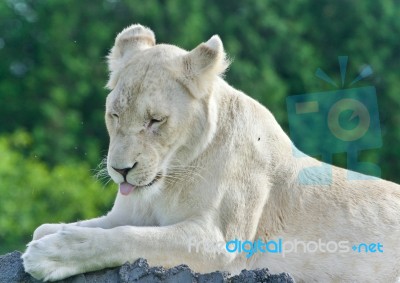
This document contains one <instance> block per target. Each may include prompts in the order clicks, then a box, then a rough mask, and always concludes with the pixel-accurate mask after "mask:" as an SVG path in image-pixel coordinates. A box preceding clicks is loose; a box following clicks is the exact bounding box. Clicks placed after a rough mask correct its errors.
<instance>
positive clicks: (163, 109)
mask: <svg viewBox="0 0 400 283" xmlns="http://www.w3.org/2000/svg"><path fill="white" fill-rule="evenodd" d="M108 60H109V61H108V63H109V69H110V79H109V81H108V84H107V87H108V88H109V89H110V90H111V92H110V94H109V95H108V97H107V102H106V115H105V119H106V125H107V130H108V133H109V135H110V146H109V151H108V157H107V170H108V173H109V175H110V176H111V178H112V179H113V180H114V182H116V183H118V184H120V192H121V193H122V194H125V195H127V194H129V193H130V192H132V191H133V189H135V188H137V189H135V191H142V190H143V189H144V188H146V191H148V190H153V191H154V190H157V189H159V188H160V187H161V184H162V183H163V179H164V177H163V176H165V174H167V172H168V170H170V169H171V167H172V166H173V164H179V165H184V164H185V163H187V162H189V161H190V160H192V159H193V158H194V157H195V156H196V155H198V154H199V153H200V152H201V150H203V149H204V148H205V146H206V145H207V143H208V142H209V140H210V138H211V136H212V134H213V132H214V131H215V124H216V115H217V109H216V107H215V105H214V103H213V102H212V100H213V99H212V96H213V87H214V85H215V82H216V81H217V80H218V76H219V75H220V74H221V73H222V72H223V71H224V70H225V69H226V67H227V61H226V60H225V55H224V51H223V47H222V42H221V40H220V39H219V37H218V36H213V37H212V38H211V39H210V40H209V41H207V42H206V43H202V44H200V45H199V46H197V47H196V48H195V49H193V50H192V51H190V52H187V51H185V50H183V49H180V48H178V47H176V46H173V45H167V44H157V45H156V44H155V37H154V33H153V32H152V31H151V30H150V29H148V28H145V27H143V26H141V25H132V26H130V27H128V28H126V29H124V30H123V31H122V32H121V33H120V34H118V36H117V37H116V40H115V45H114V47H113V48H112V50H111V52H110V55H109V57H108Z"/></svg>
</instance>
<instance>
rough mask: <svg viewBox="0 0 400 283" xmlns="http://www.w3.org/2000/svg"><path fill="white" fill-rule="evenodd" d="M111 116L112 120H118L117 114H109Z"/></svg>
mask: <svg viewBox="0 0 400 283" xmlns="http://www.w3.org/2000/svg"><path fill="white" fill-rule="evenodd" d="M111 116H112V117H113V118H116V119H119V116H118V114H115V113H113V114H111Z"/></svg>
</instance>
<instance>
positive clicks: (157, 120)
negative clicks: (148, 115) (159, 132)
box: [148, 118, 165, 128]
mask: <svg viewBox="0 0 400 283" xmlns="http://www.w3.org/2000/svg"><path fill="white" fill-rule="evenodd" d="M164 121H165V118H161V119H156V118H152V119H151V120H150V122H149V125H148V127H149V128H150V127H151V126H153V125H158V124H161V123H162V122H164Z"/></svg>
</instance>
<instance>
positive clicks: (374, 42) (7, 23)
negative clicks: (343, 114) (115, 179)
mask: <svg viewBox="0 0 400 283" xmlns="http://www.w3.org/2000/svg"><path fill="white" fill-rule="evenodd" d="M399 15H400V5H397V4H396V3H395V2H394V1H391V0H382V1H372V0H366V1H347V0H338V1H328V0H321V1H312V0H298V1H291V2H288V1H279V0H243V1H228V0H221V1H211V0H205V1H197V0H195V1H187V0H168V1H165V0H146V1H139V0H134V1H128V0H102V1H101V0H99V1H77V0H57V1H50V0H43V1H34V0H5V1H0V19H1V20H0V113H1V117H2V118H1V119H0V134H5V135H6V136H3V138H2V139H1V145H0V146H1V148H0V176H1V179H0V204H1V206H0V210H1V212H2V214H1V216H0V217H1V218H0V223H2V224H1V225H0V233H1V234H0V240H1V246H2V247H3V246H4V245H3V243H7V245H10V246H9V247H12V245H14V244H12V243H15V245H19V244H16V243H19V241H23V242H26V241H27V240H28V238H29V235H30V234H31V233H32V230H33V228H34V226H36V225H38V224H40V223H43V222H54V221H69V220H71V221H74V220H76V219H77V218H87V217H89V216H93V215H95V214H98V210H95V209H94V207H92V208H93V209H92V208H90V205H89V204H88V205H89V207H88V208H84V207H82V206H81V205H80V204H79V202H78V201H76V200H77V199H78V196H79V195H81V194H82V196H85V198H86V197H87V198H88V199H90V201H91V202H92V205H93V206H95V207H97V208H100V207H103V206H102V205H103V204H104V203H102V204H100V203H98V202H99V201H100V200H99V199H98V198H97V197H98V196H100V195H101V196H102V195H103V194H104V193H106V192H107V193H108V191H107V190H101V189H100V191H101V193H100V192H99V189H97V187H98V186H99V185H97V184H95V183H92V182H94V181H92V179H91V178H90V174H89V169H88V168H94V167H95V166H96V164H97V163H99V161H100V160H101V159H102V156H103V155H104V154H105V153H106V152H107V145H108V137H107V133H106V130H105V127H104V121H103V115H104V114H103V111H104V104H105V97H106V94H107V91H106V90H105V89H104V85H105V83H106V80H107V66H106V64H105V62H106V60H105V57H106V55H107V53H108V50H109V49H110V48H111V46H112V45H113V41H114V38H115V35H116V34H117V33H118V32H119V31H121V29H122V28H123V27H126V26H128V25H130V24H132V23H142V24H144V25H147V26H149V27H150V28H152V29H153V30H154V31H155V33H156V37H157V41H158V42H167V43H172V44H176V45H178V46H181V47H183V48H186V49H191V48H193V47H195V46H196V45H197V44H199V43H200V42H202V41H205V40H207V39H208V38H209V37H210V36H211V35H213V34H219V35H220V36H221V38H222V40H223V42H224V45H225V49H226V51H227V53H228V54H229V55H230V57H231V58H233V59H234V62H233V64H232V66H231V68H230V70H229V71H228V73H227V75H226V79H227V81H228V82H229V83H231V84H232V85H233V86H235V87H236V88H238V89H241V90H243V91H244V92H246V93H247V94H249V95H251V96H252V97H254V98H255V99H257V100H259V101H260V102H261V103H263V104H264V105H266V106H267V107H268V108H269V109H270V110H271V111H272V112H273V113H274V115H275V116H276V118H277V120H278V121H279V122H280V124H281V125H282V126H283V127H284V129H286V130H287V129H288V121H287V113H286V105H285V98H286V97H287V96H288V95H294V94H303V93H309V92H321V91H327V90H332V89H333V88H332V87H331V86H329V85H328V84H326V83H324V82H322V81H321V80H319V79H317V78H316V77H315V75H314V73H315V70H316V69H317V68H321V69H323V70H324V71H325V72H326V73H327V74H329V75H330V76H331V77H333V78H334V79H335V80H336V81H339V80H340V75H339V74H340V73H339V68H338V62H337V57H338V56H340V55H347V56H349V68H348V71H347V76H348V78H349V81H351V80H352V78H354V77H355V76H356V75H357V74H358V72H359V70H360V69H361V68H362V67H363V66H364V65H366V64H369V65H371V67H372V68H373V70H374V76H373V77H372V78H371V79H369V80H365V81H362V82H360V83H358V86H366V85H373V86H375V87H376V89H377V95H378V104H379V108H380V117H381V127H382V138H383V146H382V148H381V149H376V150H372V151H369V152H363V153H361V155H362V158H363V160H366V161H368V160H372V161H378V164H379V165H380V166H381V168H382V173H383V177H384V178H386V179H390V180H393V181H397V182H400V175H398V174H397V172H398V171H399V170H400V162H398V160H400V151H399V150H398V147H397V143H398V141H399V140H400V130H399V129H398V125H399V124H400V115H398V113H397V111H398V108H399V107H400V97H399V95H398V90H399V89H400V80H399V75H398V70H399V68H400V66H399V62H400V58H399V57H400V52H399V50H400V41H399V40H398V39H397V36H398V34H400V21H399V20H398V16H399ZM347 86H348V84H347V85H346V86H345V87H347ZM20 128H24V129H25V130H26V131H27V133H29V134H26V133H24V132H19V134H13V137H12V138H11V141H10V140H9V139H10V137H9V134H10V133H14V132H15V131H16V130H17V129H20ZM343 159H345V156H340V155H338V156H334V162H336V164H340V165H345V164H344V163H343ZM39 160H40V161H39ZM60 164H62V165H60ZM39 176H40V177H39ZM10 188H13V189H10ZM62 192H64V194H65V195H63V194H62ZM67 195H68V197H67ZM94 196H96V197H94ZM68 198H69V199H68ZM104 198H105V197H104ZM73 200H75V201H73ZM22 203H23V204H24V206H22V205H21V204H22ZM107 203H108V204H110V200H108V201H107ZM16 207H17V208H16ZM55 210H57V212H55ZM16 211H18V213H17V212H16ZM89 211H92V212H90V213H89ZM89 214H90V215H89ZM17 217H19V218H17ZM25 218H26V219H25ZM5 223H8V224H5ZM11 231H12V232H11ZM12 233H17V234H18V235H19V236H18V237H19V238H18V237H12V236H11V235H12ZM4 241H5V242H4Z"/></svg>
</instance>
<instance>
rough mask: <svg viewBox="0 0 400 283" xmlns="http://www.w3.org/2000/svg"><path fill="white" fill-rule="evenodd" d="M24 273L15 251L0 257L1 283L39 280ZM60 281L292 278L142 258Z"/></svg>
mask: <svg viewBox="0 0 400 283" xmlns="http://www.w3.org/2000/svg"><path fill="white" fill-rule="evenodd" d="M38 282H40V281H38V280H36V279H34V278H33V277H32V276H30V275H29V274H27V273H25V271H24V267H23V265H22V260H21V253H20V252H18V251H15V252H12V253H9V254H6V255H3V256H0V283H38ZM57 282H59V283H100V282H104V283H133V282H140V283H153V282H163V283H165V282H168V283H191V282H193V283H243V282H244V283H253V282H265V283H285V282H287V283H292V282H294V280H293V278H292V277H290V275H289V274H287V273H281V274H277V275H276V274H275V275H272V274H270V273H269V271H268V269H267V268H263V269H255V270H243V271H242V272H241V273H240V274H239V275H235V276H232V277H230V274H229V273H228V272H219V271H216V272H212V273H207V274H199V273H195V272H193V271H192V270H191V269H190V268H189V267H188V266H187V265H179V266H175V267H173V268H170V269H164V268H163V267H159V266H157V267H149V265H148V263H147V261H146V260H145V259H143V258H140V259H138V260H136V261H135V262H134V263H132V264H130V263H125V264H124V265H123V266H121V267H116V268H108V269H104V270H100V271H95V272H88V273H85V274H79V275H76V276H72V277H70V278H67V279H64V280H61V281H57Z"/></svg>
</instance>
